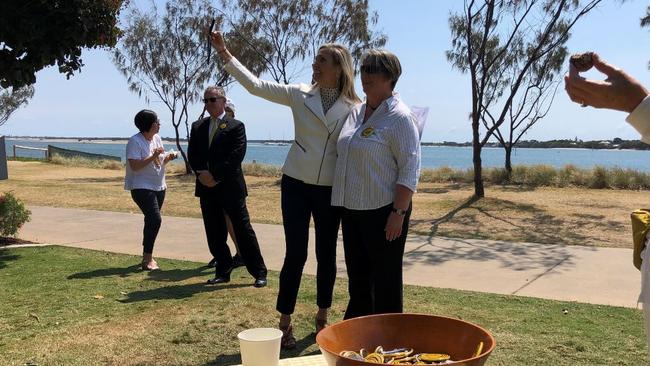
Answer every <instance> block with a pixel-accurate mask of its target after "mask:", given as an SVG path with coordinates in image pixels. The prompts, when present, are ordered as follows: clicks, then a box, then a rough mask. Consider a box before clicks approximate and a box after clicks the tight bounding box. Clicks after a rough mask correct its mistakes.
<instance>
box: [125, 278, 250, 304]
mask: <svg viewBox="0 0 650 366" xmlns="http://www.w3.org/2000/svg"><path fill="white" fill-rule="evenodd" d="M250 286H251V285H250V284H243V283H242V284H232V283H231V284H227V285H216V286H215V285H208V284H205V283H193V284H188V285H174V286H164V287H158V288H154V289H151V290H144V291H134V292H130V293H128V294H127V295H126V296H127V298H126V299H122V300H118V301H119V302H121V303H126V304H128V303H134V302H139V301H149V300H178V299H185V298H188V297H192V296H194V295H196V294H200V293H203V292H214V291H221V290H228V289H233V288H239V287H250Z"/></svg>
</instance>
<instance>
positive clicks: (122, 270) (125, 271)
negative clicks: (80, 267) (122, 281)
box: [68, 264, 140, 280]
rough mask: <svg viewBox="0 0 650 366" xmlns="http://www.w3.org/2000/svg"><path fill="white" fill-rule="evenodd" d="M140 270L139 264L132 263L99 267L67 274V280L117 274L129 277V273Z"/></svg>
mask: <svg viewBox="0 0 650 366" xmlns="http://www.w3.org/2000/svg"><path fill="white" fill-rule="evenodd" d="M139 271H140V265H139V264H134V265H132V266H128V267H116V268H101V269H96V270H93V271H88V272H79V273H75V274H71V275H70V276H68V279H69V280H78V279H84V280H87V279H91V278H96V277H110V276H118V277H129V276H131V275H134V274H136V273H137V272H139Z"/></svg>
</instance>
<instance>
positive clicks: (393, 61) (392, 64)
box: [360, 49, 402, 89]
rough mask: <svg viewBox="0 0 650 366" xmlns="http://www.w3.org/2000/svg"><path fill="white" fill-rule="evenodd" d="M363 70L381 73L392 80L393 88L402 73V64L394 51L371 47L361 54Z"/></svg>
mask: <svg viewBox="0 0 650 366" xmlns="http://www.w3.org/2000/svg"><path fill="white" fill-rule="evenodd" d="M360 65H361V70H362V71H365V72H368V73H375V74H376V73H380V74H383V75H384V76H386V77H387V78H388V79H389V80H390V81H391V89H395V84H397V80H398V79H399V77H400V75H402V65H401V64H400V62H399V59H398V58H397V56H395V54H394V53H392V52H390V51H386V50H381V49H371V50H368V51H366V52H364V53H363V55H362V56H361V62H360Z"/></svg>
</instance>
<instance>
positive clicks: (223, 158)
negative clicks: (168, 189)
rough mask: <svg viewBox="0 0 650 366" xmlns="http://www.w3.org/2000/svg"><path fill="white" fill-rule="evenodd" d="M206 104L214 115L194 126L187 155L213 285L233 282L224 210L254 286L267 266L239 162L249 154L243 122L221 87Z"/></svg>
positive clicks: (261, 284)
mask: <svg viewBox="0 0 650 366" xmlns="http://www.w3.org/2000/svg"><path fill="white" fill-rule="evenodd" d="M203 102H204V103H205V109H206V111H207V112H208V114H210V117H207V118H204V119H201V120H198V121H196V122H194V123H193V124H192V131H191V134H190V142H189V145H188V148H187V150H188V157H189V162H190V166H191V167H192V170H193V171H194V172H195V174H196V189H195V192H194V195H195V196H197V197H199V199H200V202H201V214H202V215H203V225H204V227H205V233H206V236H207V238H208V247H209V248H210V252H211V253H212V255H213V257H214V258H215V259H216V262H217V263H216V267H215V277H214V278H213V279H210V280H208V283H210V284H217V283H226V282H229V281H230V272H231V271H232V269H233V262H232V256H231V254H230V249H229V248H228V245H227V244H226V238H227V235H228V231H227V229H226V222H225V218H224V212H225V213H226V214H227V215H228V216H230V219H231V221H232V225H233V228H234V229H235V236H236V237H237V242H238V243H239V250H240V254H241V256H242V259H243V261H244V264H245V265H246V269H248V272H249V273H250V274H251V275H252V276H253V277H254V278H255V287H264V286H266V266H265V265H264V259H263V258H262V254H261V253H260V247H259V244H258V243H257V237H256V236H255V231H253V227H252V226H251V223H250V218H249V217H248V209H247V208H246V196H247V195H248V192H247V190H246V182H245V181H244V174H243V173H242V169H241V162H242V160H243V159H244V155H245V154H246V130H245V128H244V124H243V123H242V122H241V121H238V120H236V119H234V118H229V117H227V116H226V113H225V110H224V107H225V104H226V94H225V92H224V90H223V88H221V87H208V88H207V89H206V91H205V93H204V99H203Z"/></svg>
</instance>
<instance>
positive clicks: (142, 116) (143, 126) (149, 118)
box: [133, 109, 158, 132]
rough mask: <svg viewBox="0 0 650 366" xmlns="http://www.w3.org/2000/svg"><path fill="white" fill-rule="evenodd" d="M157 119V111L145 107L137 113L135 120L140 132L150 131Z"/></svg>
mask: <svg viewBox="0 0 650 366" xmlns="http://www.w3.org/2000/svg"><path fill="white" fill-rule="evenodd" d="M157 120H158V115H157V114H156V112H154V111H152V110H149V109H143V110H141V111H140V112H138V113H137V114H136V115H135V118H134V119H133V122H134V123H135V127H137V128H138V130H140V132H148V131H149V130H150V129H151V125H153V124H154V122H156V121H157Z"/></svg>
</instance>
